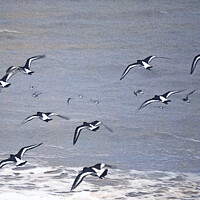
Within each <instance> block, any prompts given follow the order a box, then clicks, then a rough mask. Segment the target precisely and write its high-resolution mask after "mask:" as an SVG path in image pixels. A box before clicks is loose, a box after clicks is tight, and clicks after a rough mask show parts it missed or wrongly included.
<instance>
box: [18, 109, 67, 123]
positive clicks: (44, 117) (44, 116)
mask: <svg viewBox="0 0 200 200" xmlns="http://www.w3.org/2000/svg"><path fill="white" fill-rule="evenodd" d="M50 116H57V117H60V118H63V119H66V120H69V118H68V117H65V116H62V115H59V114H57V113H53V112H47V113H45V112H37V114H35V115H31V116H29V117H27V118H26V119H25V120H24V121H23V122H22V123H21V124H22V125H23V124H25V123H27V122H29V121H31V120H33V119H35V118H39V119H41V120H43V121H45V122H49V121H51V120H53V119H51V118H50Z"/></svg>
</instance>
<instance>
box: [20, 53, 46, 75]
mask: <svg viewBox="0 0 200 200" xmlns="http://www.w3.org/2000/svg"><path fill="white" fill-rule="evenodd" d="M45 57H46V56H45V55H39V56H33V57H31V58H28V59H27V61H26V63H25V65H24V66H19V67H18V70H19V71H20V72H22V73H24V74H28V75H32V74H33V73H34V71H31V69H30V67H31V63H32V61H34V60H38V59H41V58H45Z"/></svg>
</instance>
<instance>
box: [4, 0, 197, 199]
mask: <svg viewBox="0 0 200 200" xmlns="http://www.w3.org/2000/svg"><path fill="white" fill-rule="evenodd" d="M199 7H200V2H199V1H181V2H180V1H153V0H152V1H148V2H147V1H84V2H82V1H45V0H42V1H28V2H27V1H1V2H0V18H1V20H0V54H1V68H0V74H1V77H3V75H4V73H5V71H6V69H7V68H8V67H9V66H11V65H16V66H19V65H23V64H24V63H25V61H26V59H27V58H29V57H31V56H34V55H40V54H45V55H46V58H45V59H41V60H38V61H34V62H33V63H32V68H31V69H32V70H33V71H35V73H34V74H33V75H32V76H26V75H24V74H21V73H18V74H16V75H14V76H13V77H12V78H11V79H10V80H9V81H10V82H11V84H12V85H11V86H10V87H9V88H6V89H2V92H1V93H0V96H1V98H0V104H1V107H0V119H1V122H0V132H1V140H0V153H1V154H0V158H1V159H4V158H6V157H7V156H8V155H9V154H10V153H11V152H12V153H15V152H17V151H18V150H19V149H20V148H21V147H23V146H26V145H29V144H35V143H40V142H43V143H44V144H43V145H42V146H41V147H39V148H38V149H34V150H33V151H30V152H28V153H27V157H26V158H27V159H28V162H29V163H32V162H31V161H32V159H31V158H32V157H38V159H37V160H36V161H38V162H39V163H41V166H40V167H60V166H63V167H66V168H68V167H83V166H90V165H93V164H95V163H98V162H105V163H108V164H111V165H115V166H116V168H118V169H121V170H129V171H130V170H139V171H154V170H155V171H157V170H159V171H168V172H169V173H171V172H176V173H183V174H182V175H183V176H184V175H185V173H193V176H198V173H199V172H200V171H199V169H200V134H199V114H200V104H199V95H200V92H199V83H200V78H199V73H200V69H199V66H198V65H197V68H196V69H195V71H194V73H193V74H192V75H190V74H189V72H190V67H191V63H192V60H193V58H194V56H196V55H197V54H199V46H200V36H199V31H200V26H199V24H200V20H199V19H200V13H199ZM149 55H157V56H164V57H169V58H170V59H154V60H153V61H152V62H151V64H152V65H153V69H152V70H151V71H148V70H144V69H139V68H135V69H132V70H131V71H130V72H129V73H128V74H127V76H126V77H125V78H124V79H123V80H121V81H120V80H119V79H120V77H121V74H122V73H123V71H124V69H125V68H126V66H127V65H128V64H130V63H133V62H135V61H136V60H137V59H143V58H145V57H147V56H149ZM138 89H141V90H143V91H144V94H139V95H138V96H137V97H136V96H135V95H134V93H133V92H134V91H135V90H138ZM194 89H195V93H194V94H192V95H191V96H190V103H186V102H184V101H182V98H184V97H185V96H186V95H187V93H189V92H190V91H192V90H194ZM169 90H184V91H183V92H182V93H179V94H175V95H172V96H171V97H170V99H171V100H172V102H170V103H169V105H167V106H166V105H162V104H159V103H154V104H150V105H148V106H147V107H145V108H144V109H142V110H140V111H138V110H137V109H138V108H139V106H140V105H141V104H142V103H143V102H144V101H145V100H147V99H149V98H152V97H153V96H154V95H155V94H163V93H165V92H167V91H169ZM34 92H41V94H40V95H39V96H38V97H37V98H34V97H33V96H32V94H33V93H34ZM68 98H71V100H70V103H69V105H68V104H67V99H68ZM97 102H98V103H97ZM161 106H163V107H162V108H161ZM37 111H44V112H52V111H53V112H57V113H59V114H62V115H65V116H68V117H70V120H69V121H66V120H64V119H61V118H57V117H52V118H53V119H54V120H53V121H50V122H49V123H45V122H42V121H40V120H33V121H30V122H29V123H27V124H25V125H23V126H20V123H21V122H22V121H23V120H24V119H25V118H26V117H27V116H29V115H32V114H35V113H36V112H37ZM94 120H100V121H102V122H103V123H105V125H107V126H109V127H110V128H112V129H113V133H110V132H109V131H108V130H107V129H106V128H104V127H103V126H101V127H100V129H99V130H98V131H97V132H96V133H92V132H89V131H86V130H84V131H82V133H81V136H80V138H79V140H78V142H77V144H76V145H75V146H73V145H72V139H73V134H74V130H75V128H76V127H77V126H79V125H81V124H82V122H83V121H88V122H90V121H94ZM34 161H35V160H34V159H33V162H34ZM8 168H9V166H8ZM138 173H139V172H138ZM152 173H153V172H152ZM166 173H167V172H166ZM182 175H181V176H182ZM177 176H178V175H177ZM111 177H112V176H111ZM111 177H110V178H111ZM169 177H170V176H169ZM148 178H149V179H150V180H151V177H148ZM186 181H187V178H186ZM186 185H187V184H186ZM172 187H174V185H173V186H172ZM177 194H178V193H177ZM131 195H133V196H134V195H135V193H134V194H133V193H130V195H129V196H131ZM125 196H126V195H125ZM133 196H132V197H133ZM190 197H191V196H190ZM101 198H103V197H101ZM127 198H128V197H127ZM130 198H131V197H130ZM149 198H151V197H149ZM155 198H156V197H155ZM157 198H159V197H157ZM167 198H168V197H166V199H167ZM151 199H152V198H151Z"/></svg>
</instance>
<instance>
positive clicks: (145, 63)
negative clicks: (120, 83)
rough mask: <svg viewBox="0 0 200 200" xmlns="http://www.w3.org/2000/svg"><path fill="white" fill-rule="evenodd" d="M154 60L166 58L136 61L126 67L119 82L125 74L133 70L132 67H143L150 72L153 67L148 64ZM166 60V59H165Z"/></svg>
mask: <svg viewBox="0 0 200 200" xmlns="http://www.w3.org/2000/svg"><path fill="white" fill-rule="evenodd" d="M154 58H166V57H157V56H149V57H147V58H145V59H143V60H137V62H136V63H133V64H130V65H128V66H127V67H126V69H125V70H124V72H123V74H122V76H121V78H120V80H122V79H123V78H124V77H125V76H126V75H127V74H128V72H129V71H130V70H131V69H132V68H134V67H143V68H145V69H148V70H151V68H152V67H153V66H152V65H150V64H149V63H150V62H151V61H152V60H153V59H154ZM166 59H168V58H166Z"/></svg>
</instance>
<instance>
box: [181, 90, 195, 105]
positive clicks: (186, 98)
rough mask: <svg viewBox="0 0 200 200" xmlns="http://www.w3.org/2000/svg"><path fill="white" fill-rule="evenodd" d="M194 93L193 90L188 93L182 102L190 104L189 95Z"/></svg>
mask: <svg viewBox="0 0 200 200" xmlns="http://www.w3.org/2000/svg"><path fill="white" fill-rule="evenodd" d="M194 92H195V90H193V91H192V92H190V93H188V94H187V96H186V97H185V98H183V99H182V100H183V101H186V102H188V103H190V100H189V95H191V94H193V93H194Z"/></svg>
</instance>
